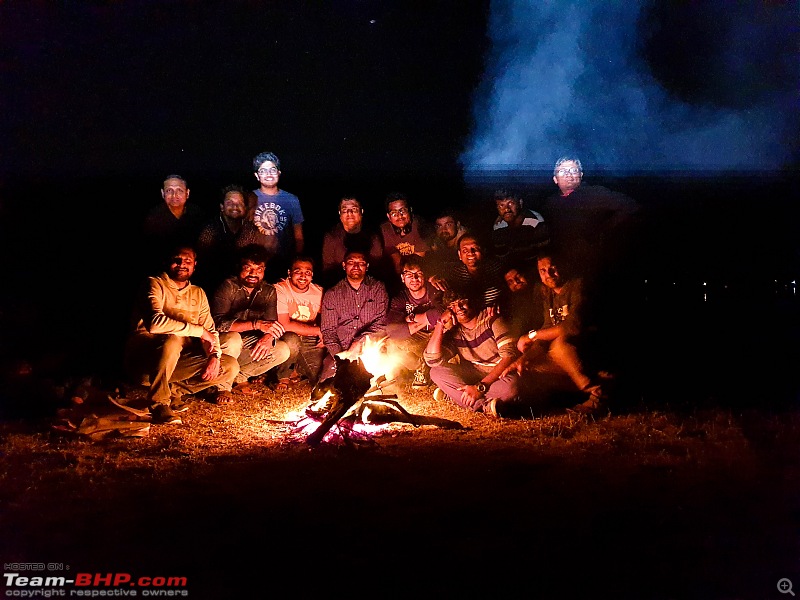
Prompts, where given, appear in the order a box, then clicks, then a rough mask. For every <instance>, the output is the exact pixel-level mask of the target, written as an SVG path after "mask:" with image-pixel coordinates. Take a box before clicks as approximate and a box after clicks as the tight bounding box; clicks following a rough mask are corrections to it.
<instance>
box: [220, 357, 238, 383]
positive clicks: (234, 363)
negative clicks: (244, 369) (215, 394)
mask: <svg viewBox="0 0 800 600" xmlns="http://www.w3.org/2000/svg"><path fill="white" fill-rule="evenodd" d="M220 363H221V364H222V379H224V380H230V381H233V379H234V378H235V377H236V376H237V375H238V374H239V361H238V360H236V357H234V356H231V355H230V354H225V353H224V352H223V354H222V356H221V357H220Z"/></svg>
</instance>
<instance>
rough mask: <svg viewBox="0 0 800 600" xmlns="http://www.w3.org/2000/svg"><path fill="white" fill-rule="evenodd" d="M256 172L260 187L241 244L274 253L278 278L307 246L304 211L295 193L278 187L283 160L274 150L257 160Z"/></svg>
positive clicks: (273, 266)
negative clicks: (256, 245) (293, 258)
mask: <svg viewBox="0 0 800 600" xmlns="http://www.w3.org/2000/svg"><path fill="white" fill-rule="evenodd" d="M253 171H254V173H253V174H254V175H255V178H256V180H258V184H259V187H258V188H257V189H255V190H253V194H252V195H251V197H250V207H249V209H250V213H249V216H250V219H249V220H248V223H246V225H247V227H246V230H245V231H244V232H243V233H242V236H241V239H240V244H241V245H242V246H245V245H247V244H253V243H255V244H259V245H261V246H264V248H266V249H267V251H268V252H269V254H270V261H269V265H270V272H269V273H267V277H266V279H267V280H269V281H274V280H275V279H276V278H277V277H279V276H281V275H283V273H285V272H286V270H287V269H288V268H289V262H290V260H291V257H292V256H294V255H295V254H302V253H303V250H304V249H305V239H304V237H303V211H302V209H301V207H300V200H299V199H298V197H297V196H295V195H294V194H291V193H289V192H287V191H286V190H282V189H280V188H279V187H278V182H279V181H280V177H281V161H280V159H278V157H277V156H276V155H275V154H273V153H272V152H262V153H260V154H258V155H256V157H255V158H254V159H253Z"/></svg>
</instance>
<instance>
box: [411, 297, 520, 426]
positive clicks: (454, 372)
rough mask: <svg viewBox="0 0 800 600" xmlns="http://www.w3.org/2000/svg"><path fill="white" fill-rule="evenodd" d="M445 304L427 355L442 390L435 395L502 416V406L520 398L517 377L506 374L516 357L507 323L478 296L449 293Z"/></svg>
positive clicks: (440, 398) (511, 373)
mask: <svg viewBox="0 0 800 600" xmlns="http://www.w3.org/2000/svg"><path fill="white" fill-rule="evenodd" d="M445 302H446V303H447V309H446V310H445V311H444V312H443V313H442V317H441V319H440V320H439V322H438V323H436V326H435V327H434V328H433V334H432V335H431V339H430V340H429V341H428V345H427V347H426V348H425V354H424V356H425V362H426V363H427V364H428V365H429V366H430V367H431V379H433V382H434V383H435V384H436V385H437V386H438V387H437V389H436V390H435V391H434V393H433V397H434V398H435V399H436V400H443V399H444V397H445V396H446V397H448V398H450V399H451V400H452V401H453V402H455V403H456V404H458V405H459V406H462V407H464V408H466V409H469V410H472V411H475V412H477V411H481V410H482V411H483V412H484V413H485V414H487V415H490V416H493V417H498V416H501V413H502V408H501V405H502V403H503V402H506V401H511V400H513V399H514V398H515V397H516V396H517V379H518V376H517V373H516V372H515V371H510V370H507V367H508V366H509V365H511V364H512V363H513V362H514V360H515V359H516V358H517V356H518V353H517V349H516V347H515V345H514V342H515V340H514V339H513V337H512V336H511V335H510V334H509V331H508V325H507V324H506V322H505V321H504V320H503V318H502V317H500V316H499V315H498V314H497V313H496V311H494V310H492V309H490V308H484V307H483V302H482V298H481V297H480V296H477V295H475V294H473V295H472V296H470V295H469V294H465V293H461V294H459V293H453V292H447V293H446V294H445ZM456 355H457V356H458V357H459V361H458V362H457V363H452V362H449V361H450V359H451V358H452V357H454V356H456Z"/></svg>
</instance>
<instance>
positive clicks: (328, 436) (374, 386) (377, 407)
mask: <svg viewBox="0 0 800 600" xmlns="http://www.w3.org/2000/svg"><path fill="white" fill-rule="evenodd" d="M384 340H385V338H384V339H380V340H377V341H376V340H372V339H371V338H370V337H369V336H367V337H366V338H365V339H364V343H363V344H362V345H361V346H360V347H359V348H356V349H354V350H351V351H347V352H341V353H339V354H338V355H336V356H335V360H336V372H335V374H334V376H333V377H329V378H327V379H325V380H323V381H321V382H319V383H318V384H317V385H316V386H315V387H314V389H313V390H312V391H311V402H310V404H309V405H308V406H307V407H306V408H305V411H304V412H303V414H302V415H301V416H300V417H299V418H298V419H297V420H296V421H295V422H294V423H295V432H294V433H295V434H297V435H301V436H305V441H306V443H307V444H309V445H311V446H317V445H319V444H320V443H321V442H322V441H331V440H333V439H341V440H343V441H345V442H351V441H365V440H370V439H371V438H372V436H373V435H374V434H375V433H376V432H378V431H380V430H382V429H384V428H385V427H386V426H387V425H388V424H389V423H398V422H399V423H411V424H413V425H415V426H419V425H436V426H438V427H444V428H448V429H455V428H461V424H460V423H457V422H455V421H450V420H448V419H441V418H437V417H426V416H423V415H414V414H411V413H409V412H408V411H406V410H405V409H404V408H403V407H402V406H401V405H400V403H399V402H398V401H397V394H387V393H385V391H386V390H387V388H391V387H392V385H393V384H394V383H395V379H396V373H395V369H396V365H395V361H394V360H393V359H392V357H391V356H389V355H388V353H387V352H386V348H385V344H384ZM375 373H377V375H375Z"/></svg>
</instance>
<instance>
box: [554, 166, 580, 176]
mask: <svg viewBox="0 0 800 600" xmlns="http://www.w3.org/2000/svg"><path fill="white" fill-rule="evenodd" d="M580 172H581V170H580V169H579V168H578V167H570V168H569V169H559V170H558V171H556V175H558V176H559V177H563V176H564V175H567V174H569V175H577V174H578V173H580Z"/></svg>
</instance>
